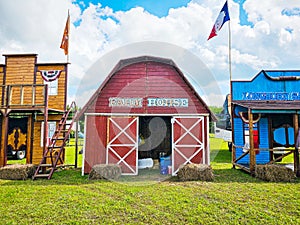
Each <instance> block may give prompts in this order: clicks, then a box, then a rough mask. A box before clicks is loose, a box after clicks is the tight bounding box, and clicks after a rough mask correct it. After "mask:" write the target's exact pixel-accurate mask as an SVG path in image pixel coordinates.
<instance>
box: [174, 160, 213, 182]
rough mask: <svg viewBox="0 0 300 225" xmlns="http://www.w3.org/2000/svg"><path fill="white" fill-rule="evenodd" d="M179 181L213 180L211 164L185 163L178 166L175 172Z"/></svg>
mask: <svg viewBox="0 0 300 225" xmlns="http://www.w3.org/2000/svg"><path fill="white" fill-rule="evenodd" d="M177 176H178V179H179V180H180V181H196V180H201V181H213V180H214V174H213V170H212V168H211V166H209V165H205V164H193V163H192V164H186V165H181V166H180V167H179V170H178V173H177Z"/></svg>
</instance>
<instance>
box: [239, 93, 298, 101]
mask: <svg viewBox="0 0 300 225" xmlns="http://www.w3.org/2000/svg"><path fill="white" fill-rule="evenodd" d="M242 99H243V100H253V101H255V100H256V101H299V100H300V92H290V93H288V92H244V93H243V96H242Z"/></svg>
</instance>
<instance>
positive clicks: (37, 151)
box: [32, 115, 61, 164]
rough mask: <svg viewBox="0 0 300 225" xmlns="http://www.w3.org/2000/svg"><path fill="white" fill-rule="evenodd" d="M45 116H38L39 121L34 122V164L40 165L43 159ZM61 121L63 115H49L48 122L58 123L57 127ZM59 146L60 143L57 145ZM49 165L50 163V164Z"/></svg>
mask: <svg viewBox="0 0 300 225" xmlns="http://www.w3.org/2000/svg"><path fill="white" fill-rule="evenodd" d="M43 119H44V117H43V116H38V117H37V121H36V122H34V131H33V151H32V164H39V163H40V161H41V160H42V158H43V147H42V146H41V142H42V141H41V139H42V138H43V137H42V130H41V129H42V122H41V121H42V120H43ZM60 119H61V115H49V119H48V122H52V121H56V126H58V122H59V121H60ZM57 145H59V142H58V143H57ZM48 163H49V162H48Z"/></svg>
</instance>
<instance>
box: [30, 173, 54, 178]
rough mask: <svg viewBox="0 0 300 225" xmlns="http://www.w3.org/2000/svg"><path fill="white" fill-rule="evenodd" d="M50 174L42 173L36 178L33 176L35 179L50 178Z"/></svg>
mask: <svg viewBox="0 0 300 225" xmlns="http://www.w3.org/2000/svg"><path fill="white" fill-rule="evenodd" d="M49 175H50V174H48V173H41V174H36V175H35V176H33V179H34V178H48V177H49Z"/></svg>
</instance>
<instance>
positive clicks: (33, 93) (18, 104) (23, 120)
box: [0, 54, 68, 166]
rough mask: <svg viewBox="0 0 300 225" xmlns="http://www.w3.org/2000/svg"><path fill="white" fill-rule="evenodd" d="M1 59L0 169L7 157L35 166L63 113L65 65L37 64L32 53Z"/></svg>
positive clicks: (65, 102) (7, 56) (64, 106)
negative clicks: (2, 61)
mask: <svg viewBox="0 0 300 225" xmlns="http://www.w3.org/2000/svg"><path fill="white" fill-rule="evenodd" d="M4 57H5V64H2V65H0V77H1V85H0V92H1V99H0V111H1V115H0V117H1V118H0V122H1V124H0V128H1V133H0V134H1V145H0V166H5V165H6V164H7V158H8V157H18V158H23V157H26V163H32V164H39V163H40V162H41V160H42V159H43V153H44V151H45V147H44V146H47V144H48V143H49V140H50V138H51V137H52V135H53V133H54V132H55V130H56V128H57V126H58V122H59V121H60V120H61V118H62V115H63V114H64V113H65V110H66V104H67V76H68V73H67V66H68V64H67V63H38V62H37V55H36V54H11V55H4ZM45 121H46V122H47V123H45V124H44V122H45Z"/></svg>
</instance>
